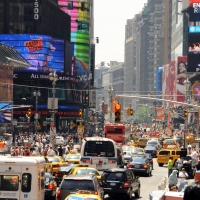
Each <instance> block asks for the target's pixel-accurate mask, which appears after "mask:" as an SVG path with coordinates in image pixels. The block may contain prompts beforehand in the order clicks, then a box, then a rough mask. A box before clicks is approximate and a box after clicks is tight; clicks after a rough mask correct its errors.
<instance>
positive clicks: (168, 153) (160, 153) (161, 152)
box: [159, 151, 170, 155]
mask: <svg viewBox="0 0 200 200" xmlns="http://www.w3.org/2000/svg"><path fill="white" fill-rule="evenodd" d="M159 155H170V151H160V152H159Z"/></svg>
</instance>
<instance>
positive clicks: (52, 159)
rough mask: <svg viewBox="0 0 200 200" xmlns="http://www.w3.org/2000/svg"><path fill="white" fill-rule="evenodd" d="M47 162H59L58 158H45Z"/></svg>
mask: <svg viewBox="0 0 200 200" xmlns="http://www.w3.org/2000/svg"><path fill="white" fill-rule="evenodd" d="M47 160H48V161H49V162H59V159H58V158H47Z"/></svg>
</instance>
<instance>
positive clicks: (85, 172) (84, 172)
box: [75, 169, 100, 176]
mask: <svg viewBox="0 0 200 200" xmlns="http://www.w3.org/2000/svg"><path fill="white" fill-rule="evenodd" d="M75 174H79V175H88V174H93V175H96V176H100V174H99V173H98V171H96V170H94V169H79V170H77V171H76V173H75Z"/></svg>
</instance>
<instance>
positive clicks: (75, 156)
mask: <svg viewBox="0 0 200 200" xmlns="http://www.w3.org/2000/svg"><path fill="white" fill-rule="evenodd" d="M80 158H81V156H80V155H68V156H66V157H65V160H70V159H71V160H74V159H80Z"/></svg>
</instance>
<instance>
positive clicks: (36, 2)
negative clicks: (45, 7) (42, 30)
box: [33, 0, 39, 20]
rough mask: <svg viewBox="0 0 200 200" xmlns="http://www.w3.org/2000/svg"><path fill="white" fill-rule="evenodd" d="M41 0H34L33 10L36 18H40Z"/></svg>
mask: <svg viewBox="0 0 200 200" xmlns="http://www.w3.org/2000/svg"><path fill="white" fill-rule="evenodd" d="M38 1H39V0H34V8H33V9H34V10H33V15H34V20H38V19H39V2H38Z"/></svg>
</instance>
